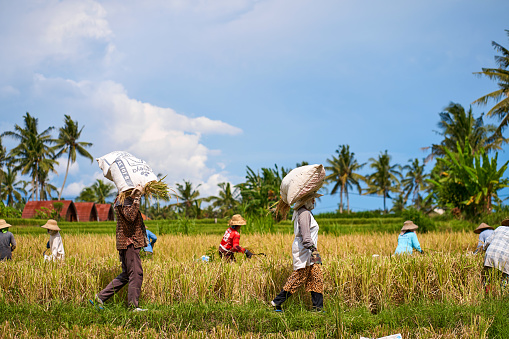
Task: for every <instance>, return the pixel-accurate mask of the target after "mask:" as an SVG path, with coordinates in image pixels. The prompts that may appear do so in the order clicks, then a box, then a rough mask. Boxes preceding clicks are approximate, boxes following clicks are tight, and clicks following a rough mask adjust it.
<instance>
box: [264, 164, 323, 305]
mask: <svg viewBox="0 0 509 339" xmlns="http://www.w3.org/2000/svg"><path fill="white" fill-rule="evenodd" d="M324 178H325V170H324V168H323V166H322V165H308V166H302V167H298V168H296V169H294V170H292V171H291V172H290V173H288V174H287V175H286V176H285V177H284V178H283V181H282V182H281V187H280V192H281V200H280V201H279V202H278V205H277V207H276V214H277V213H281V214H282V215H283V218H285V217H286V215H287V214H288V211H289V209H290V206H291V205H292V204H294V203H295V207H294V211H293V217H292V220H293V224H294V234H295V238H294V240H293V243H292V257H293V270H294V271H293V273H292V274H291V275H290V277H289V278H288V280H287V281H286V284H285V285H284V287H283V290H282V291H281V292H280V293H279V294H278V295H277V296H276V297H275V298H274V300H272V301H271V304H272V306H274V309H275V311H276V312H282V308H281V305H282V304H283V303H284V302H285V301H286V299H288V297H290V296H291V295H292V294H293V293H295V292H296V291H297V289H298V288H299V287H300V286H301V285H305V286H306V292H311V300H312V302H313V310H314V311H319V312H321V311H322V309H323V273H322V270H321V267H320V265H319V264H321V263H322V259H321V257H320V254H319V253H318V251H317V248H318V229H319V226H318V223H317V222H316V220H315V218H314V217H313V214H312V213H311V210H312V209H313V208H314V207H315V199H316V198H318V197H320V196H321V194H318V193H316V192H317V191H318V190H319V189H320V187H322V184H323V180H324Z"/></svg>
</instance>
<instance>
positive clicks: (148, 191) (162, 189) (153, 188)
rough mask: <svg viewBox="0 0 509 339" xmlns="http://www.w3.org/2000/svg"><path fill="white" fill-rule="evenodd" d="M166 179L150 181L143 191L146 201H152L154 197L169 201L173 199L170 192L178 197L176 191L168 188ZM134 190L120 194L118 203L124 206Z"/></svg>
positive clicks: (130, 189)
mask: <svg viewBox="0 0 509 339" xmlns="http://www.w3.org/2000/svg"><path fill="white" fill-rule="evenodd" d="M165 178H166V176H164V177H163V178H161V179H159V180H153V181H149V182H148V183H147V184H146V185H145V187H144V188H143V190H144V193H143V196H144V197H145V198H146V199H151V198H152V197H154V198H156V199H161V200H163V201H169V200H170V199H171V194H170V192H169V191H172V192H173V194H174V195H176V194H175V191H174V190H172V189H171V188H170V187H169V186H168V184H167V183H165V182H164V181H163V180H164V179H165ZM133 189H134V188H129V189H127V190H125V191H123V192H120V193H119V195H118V201H119V202H120V203H121V204H123V203H124V200H125V199H126V198H127V197H130V196H131V193H132V192H133Z"/></svg>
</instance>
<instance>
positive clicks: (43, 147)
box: [2, 112, 57, 200]
mask: <svg viewBox="0 0 509 339" xmlns="http://www.w3.org/2000/svg"><path fill="white" fill-rule="evenodd" d="M23 119H24V123H25V126H24V127H21V126H19V125H17V124H16V125H15V126H14V131H7V132H4V133H3V134H2V136H4V135H5V136H10V137H12V138H14V139H15V140H18V141H19V144H18V145H17V146H16V147H14V148H13V149H11V151H10V153H9V156H11V157H12V164H14V170H15V171H18V170H20V171H21V174H23V175H25V174H28V175H30V177H31V179H32V190H33V191H32V199H33V200H36V199H37V198H38V197H39V186H40V176H41V174H42V173H45V172H50V171H51V172H55V169H54V166H55V164H57V161H56V160H55V159H54V152H53V150H52V148H51V147H50V145H51V144H52V143H53V139H51V135H50V131H51V130H52V129H53V127H49V128H47V129H45V130H44V131H43V132H41V133H39V132H38V119H36V118H34V117H32V116H31V115H30V114H29V113H28V112H27V113H26V115H25V116H24V117H23Z"/></svg>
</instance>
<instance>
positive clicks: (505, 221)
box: [500, 218, 509, 226]
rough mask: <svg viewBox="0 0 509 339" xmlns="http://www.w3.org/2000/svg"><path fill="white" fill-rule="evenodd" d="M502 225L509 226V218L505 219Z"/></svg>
mask: <svg viewBox="0 0 509 339" xmlns="http://www.w3.org/2000/svg"><path fill="white" fill-rule="evenodd" d="M500 225H502V226H509V218H505V219H504V220H502V223H501V224H500Z"/></svg>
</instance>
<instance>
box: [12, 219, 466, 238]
mask: <svg viewBox="0 0 509 339" xmlns="http://www.w3.org/2000/svg"><path fill="white" fill-rule="evenodd" d="M6 221H7V222H8V223H10V224H11V225H13V226H14V227H11V229H10V231H11V232H13V233H14V234H42V233H45V232H46V230H45V229H43V228H41V227H40V225H44V224H45V223H46V221H47V220H44V219H42V220H41V219H6ZM317 222H318V224H319V225H320V232H321V233H322V234H332V235H341V234H364V233H386V232H387V233H397V232H399V230H400V229H401V226H402V225H403V222H404V220H403V219H402V218H398V217H390V218H388V217H384V218H378V217H376V218H352V217H345V218H319V217H317ZM58 225H59V226H60V228H61V229H62V231H63V232H65V233H67V234H114V233H115V227H116V222H115V221H101V222H65V221H60V222H59V223H58ZM145 225H146V226H147V228H148V229H150V230H151V231H152V232H154V233H155V234H218V235H221V234H223V233H224V231H225V230H226V228H227V227H228V225H227V220H226V219H218V220H217V223H216V222H215V220H214V219H181V220H147V221H145ZM435 226H436V230H437V231H453V232H454V231H462V230H470V229H472V230H473V229H474V228H475V225H473V224H470V223H467V222H465V221H457V220H450V221H440V222H436V223H435ZM241 232H243V233H245V234H249V233H262V234H263V233H287V234H289V233H293V223H292V221H291V220H283V221H281V222H279V223H276V222H273V221H272V220H271V219H268V218H253V219H249V218H248V224H247V225H246V226H244V227H243V228H242V230H241Z"/></svg>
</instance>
